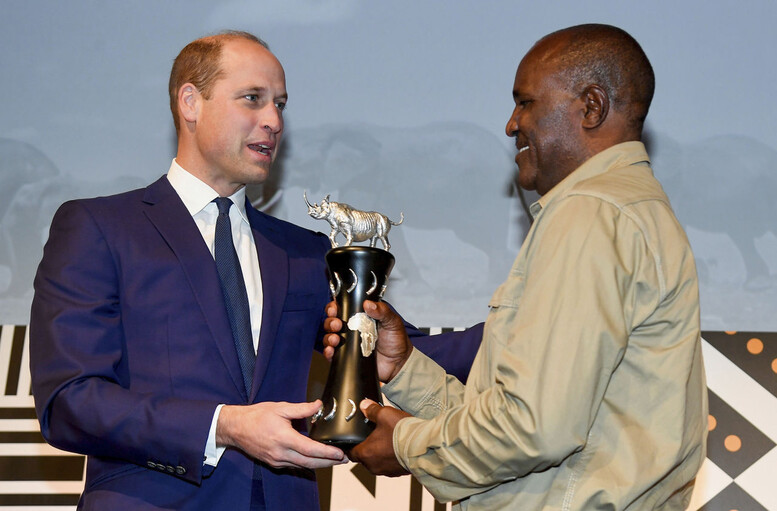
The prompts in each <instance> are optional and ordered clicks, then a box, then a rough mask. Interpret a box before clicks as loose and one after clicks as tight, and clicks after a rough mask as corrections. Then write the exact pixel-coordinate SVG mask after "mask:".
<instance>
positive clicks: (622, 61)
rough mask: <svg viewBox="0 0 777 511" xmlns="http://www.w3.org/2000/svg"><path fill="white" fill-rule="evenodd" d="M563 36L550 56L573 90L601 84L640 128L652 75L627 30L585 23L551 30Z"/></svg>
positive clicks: (650, 96) (652, 86)
mask: <svg viewBox="0 0 777 511" xmlns="http://www.w3.org/2000/svg"><path fill="white" fill-rule="evenodd" d="M556 35H560V36H566V37H565V44H564V45H563V46H562V48H561V49H560V50H559V52H558V53H557V54H554V55H553V57H554V58H556V59H557V62H558V64H560V66H559V70H560V72H561V73H562V75H563V76H565V77H566V78H568V80H569V84H570V88H571V89H572V92H574V93H580V92H582V91H583V89H584V88H585V87H587V86H588V85H592V84H596V85H599V86H600V87H602V88H603V89H604V90H605V92H607V95H608V96H609V98H610V102H611V103H612V105H613V107H614V108H616V109H618V110H620V111H622V112H624V113H625V114H626V115H627V117H628V118H629V120H630V123H631V124H632V127H635V128H638V129H639V130H640V131H641V130H642V126H643V124H644V122H645V118H646V117H647V114H648V110H649V109H650V103H651V102H652V100H653V93H654V91H655V86H656V79H655V74H654V73H653V66H651V65H650V61H649V60H648V58H647V55H645V52H644V51H643V50H642V47H641V46H640V45H639V43H638V42H637V41H636V39H634V38H633V37H632V36H631V35H630V34H629V33H628V32H626V31H625V30H623V29H620V28H618V27H614V26H612V25H601V24H586V25H577V26H574V27H569V28H565V29H562V30H559V31H557V32H553V33H552V34H549V35H547V36H545V37H544V38H543V40H544V39H547V38H549V37H551V36H556Z"/></svg>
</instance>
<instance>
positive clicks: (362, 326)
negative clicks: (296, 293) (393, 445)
mask: <svg viewBox="0 0 777 511" xmlns="http://www.w3.org/2000/svg"><path fill="white" fill-rule="evenodd" d="M303 197H304V198H305V202H306V203H307V205H308V214H309V215H310V216H311V217H313V218H316V219H321V220H326V221H327V222H328V223H329V225H330V227H331V232H330V234H329V239H330V240H331V242H332V250H330V251H329V252H327V254H326V263H327V267H328V269H329V278H330V281H329V285H330V289H331V291H332V296H333V297H334V300H335V302H336V303H337V308H338V313H339V318H340V319H341V320H342V322H343V325H345V326H344V327H343V331H342V332H341V333H340V337H341V339H342V340H341V342H340V345H339V346H338V347H337V348H336V350H335V354H334V357H333V358H332V364H331V365H330V368H329V376H328V377H327V382H326V385H325V387H324V394H323V396H322V398H321V400H322V401H323V403H324V404H323V406H322V407H321V409H320V410H319V411H318V413H316V415H314V416H313V418H312V420H311V422H312V426H311V430H310V437H311V438H312V439H314V440H317V441H319V442H322V443H325V444H330V445H334V446H336V447H339V448H341V449H343V450H344V451H346V452H347V451H349V450H350V449H351V448H352V447H354V446H355V445H357V444H359V443H361V442H362V441H363V440H364V439H365V438H367V436H368V435H369V434H370V433H371V432H372V430H373V429H374V428H375V425H374V424H373V423H371V422H369V421H368V420H367V418H366V417H364V415H363V414H362V412H361V410H359V402H361V400H362V399H364V398H368V399H371V400H373V401H375V402H377V403H382V402H383V399H382V397H381V392H380V383H379V382H378V374H377V367H376V361H375V353H374V352H373V351H374V349H375V343H376V342H377V338H378V333H377V329H376V326H375V321H374V320H373V319H372V318H370V317H369V316H367V315H366V314H365V313H364V309H363V304H364V300H373V301H378V300H380V299H381V298H382V297H383V294H384V293H385V291H386V286H387V283H388V277H389V274H390V273H391V269H392V267H393V266H394V256H393V255H391V254H390V253H389V252H388V250H389V248H390V247H391V245H390V244H389V242H388V237H387V236H388V232H389V230H390V229H391V226H392V225H399V224H401V223H402V221H403V220H404V216H403V215H401V214H400V220H399V222H392V221H391V220H389V218H388V217H387V216H386V215H383V214H381V213H377V212H375V211H359V210H357V209H354V208H352V207H350V206H349V205H347V204H341V203H338V202H332V201H330V200H329V196H328V195H327V196H326V197H325V198H324V199H323V200H322V201H321V204H320V205H319V204H311V203H310V202H309V201H308V198H307V194H306V193H305V194H303ZM338 234H342V235H343V236H345V238H346V240H345V244H344V246H338V244H337V241H336V240H335V238H336V237H337V235H338ZM366 240H369V241H370V246H369V247H361V246H351V243H352V242H354V241H356V242H359V241H366ZM377 240H380V241H381V243H382V244H383V247H384V249H383V250H382V249H379V248H377V247H375V245H376V243H377Z"/></svg>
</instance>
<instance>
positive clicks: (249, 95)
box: [243, 94, 259, 103]
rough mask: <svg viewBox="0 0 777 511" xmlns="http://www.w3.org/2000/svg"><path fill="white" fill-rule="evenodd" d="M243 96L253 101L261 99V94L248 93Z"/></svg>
mask: <svg viewBox="0 0 777 511" xmlns="http://www.w3.org/2000/svg"><path fill="white" fill-rule="evenodd" d="M243 97H244V98H245V99H247V100H248V101H250V102H252V103H256V102H257V101H259V94H246V95H245V96H243Z"/></svg>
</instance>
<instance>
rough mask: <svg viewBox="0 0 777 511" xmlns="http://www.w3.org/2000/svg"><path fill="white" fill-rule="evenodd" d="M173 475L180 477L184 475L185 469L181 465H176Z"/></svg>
mask: <svg viewBox="0 0 777 511" xmlns="http://www.w3.org/2000/svg"><path fill="white" fill-rule="evenodd" d="M175 473H176V474H178V475H179V476H182V475H184V474H185V473H186V469H185V468H183V467H182V466H181V465H178V466H177V467H175Z"/></svg>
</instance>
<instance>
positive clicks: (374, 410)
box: [359, 398, 382, 422]
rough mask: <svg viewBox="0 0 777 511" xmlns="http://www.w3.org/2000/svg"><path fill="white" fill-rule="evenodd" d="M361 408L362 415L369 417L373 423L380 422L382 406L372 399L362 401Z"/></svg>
mask: <svg viewBox="0 0 777 511" xmlns="http://www.w3.org/2000/svg"><path fill="white" fill-rule="evenodd" d="M359 408H360V409H361V411H362V413H363V414H364V416H365V417H367V418H368V419H369V420H371V421H372V422H378V412H380V409H381V408H382V406H380V405H379V404H378V403H376V402H375V401H373V400H372V399H366V398H365V399H362V401H361V403H359Z"/></svg>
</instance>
